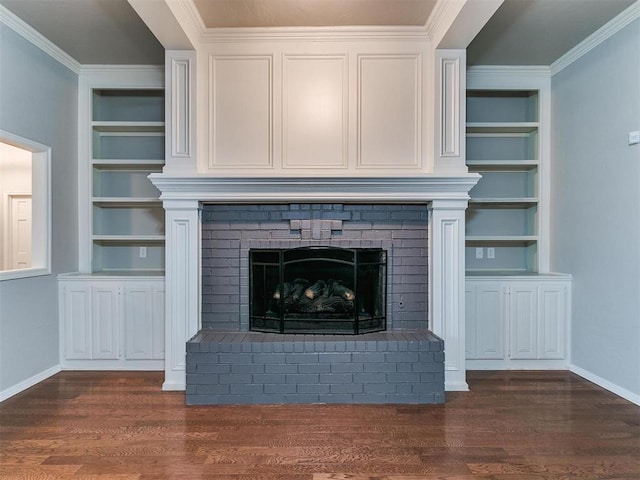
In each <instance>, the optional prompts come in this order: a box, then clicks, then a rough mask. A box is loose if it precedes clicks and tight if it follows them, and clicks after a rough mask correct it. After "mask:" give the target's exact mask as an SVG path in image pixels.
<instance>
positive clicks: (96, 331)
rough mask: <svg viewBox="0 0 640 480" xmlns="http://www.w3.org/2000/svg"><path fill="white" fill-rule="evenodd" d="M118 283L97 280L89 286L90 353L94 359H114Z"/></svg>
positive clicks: (116, 355) (117, 351)
mask: <svg viewBox="0 0 640 480" xmlns="http://www.w3.org/2000/svg"><path fill="white" fill-rule="evenodd" d="M118 296H119V292H118V285H117V284H116V283H112V282H99V283H96V284H94V285H92V286H91V330H92V332H93V334H92V355H91V358H93V359H95V360H116V359H118V358H119V357H120V351H119V346H120V345H119V341H118V340H119V338H118V337H119V327H120V325H119V318H120V315H121V313H120V302H119V298H118Z"/></svg>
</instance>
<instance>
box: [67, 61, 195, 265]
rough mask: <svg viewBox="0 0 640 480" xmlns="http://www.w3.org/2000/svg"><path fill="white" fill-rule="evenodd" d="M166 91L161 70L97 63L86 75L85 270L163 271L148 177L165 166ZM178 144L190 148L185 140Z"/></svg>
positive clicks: (82, 141) (81, 172)
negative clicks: (144, 254) (142, 252)
mask: <svg viewBox="0 0 640 480" xmlns="http://www.w3.org/2000/svg"><path fill="white" fill-rule="evenodd" d="M163 87H164V75H163V71H162V68H159V67H141V66H135V67H131V66H127V67H122V66H92V67H86V68H83V69H82V71H81V74H80V76H79V85H78V92H79V94H78V103H79V105H78V122H79V131H78V155H79V162H78V199H79V201H78V215H79V239H80V243H79V250H80V258H79V270H80V272H83V273H91V272H113V271H115V270H118V271H128V272H130V273H132V272H134V271H138V272H142V271H144V272H145V273H146V272H148V271H162V269H163V263H164V253H163V250H162V244H163V237H164V231H163V230H164V226H163V216H164V215H163V212H162V207H161V203H160V201H159V200H158V195H159V192H158V191H157V190H154V189H153V187H152V185H150V184H149V182H148V180H146V179H145V178H144V173H145V172H146V173H147V174H148V173H151V172H159V171H160V170H161V169H162V166H163V165H164V159H165V134H164V131H165V122H164V117H163V114H162V111H163V107H164V106H165V100H164V99H163V95H164V94H163ZM118 92H120V95H118ZM165 108H166V107H165ZM176 108H178V111H179V112H180V108H181V107H176ZM178 146H179V148H185V147H184V140H182V143H179V145H178ZM127 188H128V190H126V189H127ZM140 246H146V247H147V250H148V254H147V257H145V258H142V257H141V256H140V255H139V247H140Z"/></svg>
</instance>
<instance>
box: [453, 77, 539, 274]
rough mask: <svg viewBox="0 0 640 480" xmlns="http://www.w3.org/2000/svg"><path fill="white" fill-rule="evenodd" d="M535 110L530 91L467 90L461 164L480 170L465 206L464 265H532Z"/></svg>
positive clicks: (531, 268) (516, 268)
mask: <svg viewBox="0 0 640 480" xmlns="http://www.w3.org/2000/svg"><path fill="white" fill-rule="evenodd" d="M539 109H540V107H539V96H538V92H537V91H536V90H499V89H495V90H489V89H487V90H473V89H470V90H468V91H467V120H468V123H467V124H466V141H467V166H468V167H469V171H471V172H476V173H480V175H482V178H481V179H480V181H479V182H478V184H477V185H476V186H475V187H474V188H473V189H472V190H471V191H470V196H471V198H470V200H469V208H468V209H467V221H466V229H467V230H466V245H467V247H466V249H465V252H466V255H465V256H466V265H467V268H468V269H469V270H480V271H485V270H492V271H495V270H498V271H503V272H507V271H508V272H535V271H537V270H538V242H539V241H540V237H539V231H540V226H539V221H540V217H539V208H538V206H539V204H540V197H539V195H540V185H539V183H540V181H539V173H540V172H539V169H540V145H539V141H540V138H539V132H540V128H541V124H540V119H539V111H540V110H539ZM489 249H490V250H489ZM487 250H488V251H487ZM489 251H490V255H489Z"/></svg>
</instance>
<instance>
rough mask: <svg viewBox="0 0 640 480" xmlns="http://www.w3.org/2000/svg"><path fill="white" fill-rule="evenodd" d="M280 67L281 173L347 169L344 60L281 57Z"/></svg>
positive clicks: (341, 57) (347, 119) (343, 58)
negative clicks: (295, 169) (294, 169)
mask: <svg viewBox="0 0 640 480" xmlns="http://www.w3.org/2000/svg"><path fill="white" fill-rule="evenodd" d="M282 61H283V65H282V68H283V78H282V92H283V98H282V101H283V109H282V111H283V114H282V163H283V167H284V168H285V169H287V168H301V169H309V168H319V169H322V168H346V167H347V166H348V142H349V138H348V137H349V129H348V121H349V118H348V112H349V106H348V83H347V80H348V76H347V73H348V64H347V57H346V55H336V56H331V55H285V56H284V57H283V59H282Z"/></svg>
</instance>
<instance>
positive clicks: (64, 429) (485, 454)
mask: <svg viewBox="0 0 640 480" xmlns="http://www.w3.org/2000/svg"><path fill="white" fill-rule="evenodd" d="M162 379H163V374H162V373H158V372H151V373H150V372H63V373H60V374H58V375H55V376H54V377H52V378H50V379H48V380H46V381H44V382H42V383H40V384H39V385H37V386H35V387H33V388H31V389H29V390H27V391H26V392H23V393H22V394H19V395H17V396H15V397H13V398H11V399H9V400H7V401H5V402H4V403H2V404H0V478H2V479H30V480H31V479H70V480H77V479H83V480H96V479H101V480H111V479H113V480H162V479H208V480H242V479H247V480H276V479H282V480H346V479H349V480H416V479H427V480H429V479H433V480H435V479H442V480H444V479H446V480H470V479H494V480H568V479H579V480H592V479H603V480H604V479H607V480H614V479H615V480H623V479H624V480H637V479H640V407H638V406H636V405H633V404H632V403H630V402H627V401H625V400H623V399H621V398H619V397H617V396H615V395H613V394H611V393H609V392H607V391H605V390H603V389H601V388H599V387H597V386H595V385H593V384H591V383H589V382H586V381H585V380H582V379H581V378H579V377H577V376H576V375H573V374H571V373H568V372H469V375H468V380H469V385H470V387H471V392H464V393H462V392H456V393H447V403H446V404H445V405H287V406H281V405H273V406H208V407H187V406H185V405H184V394H183V393H179V392H161V391H160V386H161V384H162Z"/></svg>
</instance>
